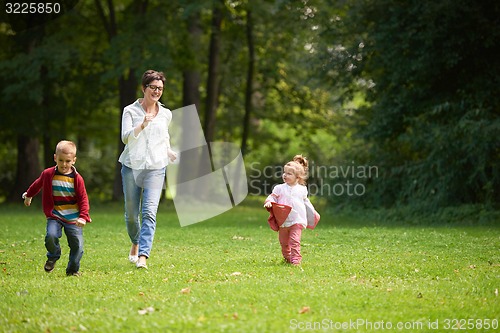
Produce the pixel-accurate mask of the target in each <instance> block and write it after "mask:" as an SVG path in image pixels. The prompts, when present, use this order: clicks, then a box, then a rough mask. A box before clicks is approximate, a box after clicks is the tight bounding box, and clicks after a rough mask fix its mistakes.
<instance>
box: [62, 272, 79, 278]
mask: <svg viewBox="0 0 500 333" xmlns="http://www.w3.org/2000/svg"><path fill="white" fill-rule="evenodd" d="M81 275H82V273H80V272H66V276H76V277H78V276H81Z"/></svg>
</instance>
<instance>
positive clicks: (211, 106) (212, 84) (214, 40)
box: [203, 1, 224, 144]
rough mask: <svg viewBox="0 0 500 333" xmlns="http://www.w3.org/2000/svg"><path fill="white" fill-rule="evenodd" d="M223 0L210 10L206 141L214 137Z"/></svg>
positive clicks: (208, 141)
mask: <svg viewBox="0 0 500 333" xmlns="http://www.w3.org/2000/svg"><path fill="white" fill-rule="evenodd" d="M223 6H224V2H223V1H220V2H218V3H217V2H216V3H215V4H214V8H213V11H212V33H211V35H210V53H209V59H208V79H207V97H206V108H205V121H204V126H203V127H204V128H203V130H204V132H205V138H206V140H207V143H209V144H210V142H212V141H213V140H214V137H215V116H216V111H217V96H218V90H219V81H218V80H219V66H220V31H221V23H222V18H223V12H222V8H223Z"/></svg>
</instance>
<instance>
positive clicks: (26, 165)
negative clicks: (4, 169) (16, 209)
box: [8, 134, 41, 202]
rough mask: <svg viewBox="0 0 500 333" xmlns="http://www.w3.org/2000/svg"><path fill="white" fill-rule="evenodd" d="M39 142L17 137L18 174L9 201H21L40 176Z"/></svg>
mask: <svg viewBox="0 0 500 333" xmlns="http://www.w3.org/2000/svg"><path fill="white" fill-rule="evenodd" d="M38 148H39V141H38V139H37V138H33V137H30V136H28V135H25V134H19V135H18V136H17V173H16V182H15V185H14V188H13V189H12V191H11V192H10V195H9V198H8V201H11V202H15V201H19V200H21V195H22V194H23V193H24V192H25V191H26V190H27V189H28V187H29V186H30V185H31V183H32V182H33V181H34V180H35V179H36V178H38V176H40V172H41V168H40V160H39V158H38Z"/></svg>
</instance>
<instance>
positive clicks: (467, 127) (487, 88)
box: [329, 0, 500, 210]
mask: <svg viewBox="0 0 500 333" xmlns="http://www.w3.org/2000/svg"><path fill="white" fill-rule="evenodd" d="M348 7H349V9H348V10H347V11H346V14H345V16H344V17H342V21H343V24H342V25H340V24H339V26H338V27H336V29H332V31H330V32H329V36H332V37H331V38H333V33H334V32H337V31H340V33H342V32H354V33H357V34H356V37H355V38H352V37H350V38H348V39H347V40H345V43H346V45H348V46H346V47H343V46H342V47H340V46H338V47H334V46H330V47H331V49H332V50H340V51H339V53H338V54H337V55H336V54H332V58H334V56H335V55H336V58H335V59H339V58H342V56H344V58H345V59H350V60H349V61H350V62H351V63H350V65H349V66H348V68H350V70H351V72H352V75H353V77H352V78H353V80H352V82H354V83H358V84H359V83H360V82H362V83H363V89H364V90H365V98H366V100H367V102H368V104H367V105H365V106H363V107H359V108H357V109H356V110H355V111H354V112H356V113H358V117H359V119H360V120H362V122H360V123H358V126H357V132H358V133H359V135H361V136H362V138H363V139H364V141H365V142H366V144H367V147H368V154H366V148H362V151H361V152H359V153H361V156H364V157H365V160H364V161H366V162H369V163H370V164H375V165H377V166H378V167H379V168H380V170H381V171H382V172H381V177H380V178H379V179H377V180H375V181H374V182H373V186H372V187H371V188H370V191H369V195H367V196H365V197H364V198H363V200H364V203H365V204H366V203H368V204H371V205H375V206H376V205H386V206H391V205H393V204H395V203H398V204H414V205H420V206H421V207H423V209H424V210H428V209H431V210H436V209H438V208H439V207H443V206H448V205H460V204H464V203H486V204H494V203H498V202H499V198H500V197H499V193H498V191H497V190H496V189H498V188H500V174H499V173H498V170H499V168H498V163H499V148H500V142H499V139H498V135H497V134H496V133H498V131H499V129H500V119H499V117H498V110H499V108H500V99H499V98H498V94H497V92H496V90H497V89H496V87H497V86H498V83H499V82H498V78H499V77H500V75H499V74H500V66H499V61H498V56H497V55H498V54H499V45H500V43H498V41H499V37H500V33H499V31H500V29H498V28H499V27H498V20H497V17H498V14H499V13H500V6H499V5H498V4H495V5H493V6H491V4H490V2H488V1H469V0H461V1H447V0H443V1H437V2H433V3H432V4H430V3H424V2H418V1H410V2H400V1H392V0H387V1H371V0H366V1H358V2H353V3H350V4H349V6H348ZM339 20H340V19H339ZM360 27H362V29H360ZM330 45H331V44H330ZM356 49H357V50H356ZM332 52H334V51H332ZM346 55H347V56H346ZM332 61H333V60H332ZM335 68H338V66H337V67H335V66H332V68H331V69H330V71H333V69H335ZM367 82H372V84H371V87H368V86H366V83H367ZM366 88H367V89H366ZM359 153H358V154H359ZM361 163H363V162H362V161H361Z"/></svg>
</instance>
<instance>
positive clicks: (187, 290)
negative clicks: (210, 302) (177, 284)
mask: <svg viewBox="0 0 500 333" xmlns="http://www.w3.org/2000/svg"><path fill="white" fill-rule="evenodd" d="M190 292H191V288H189V287H188V288H183V289H181V294H189V293H190Z"/></svg>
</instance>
